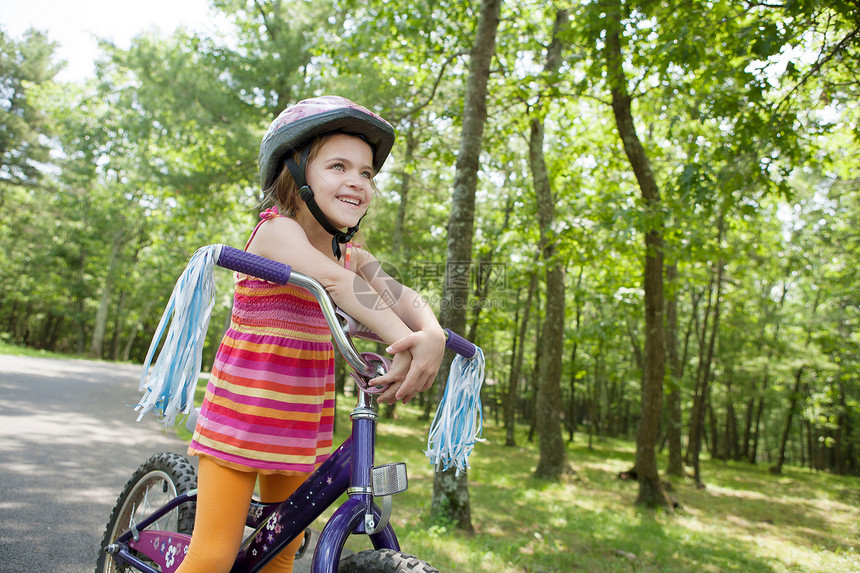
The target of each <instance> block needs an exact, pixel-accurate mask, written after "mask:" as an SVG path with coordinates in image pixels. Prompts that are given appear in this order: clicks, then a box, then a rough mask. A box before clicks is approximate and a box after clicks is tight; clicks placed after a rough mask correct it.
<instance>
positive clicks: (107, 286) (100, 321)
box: [89, 223, 125, 358]
mask: <svg viewBox="0 0 860 573" xmlns="http://www.w3.org/2000/svg"><path fill="white" fill-rule="evenodd" d="M124 227H125V225H123V224H122V223H120V224H119V225H117V227H116V229H115V230H114V233H113V241H112V242H111V252H110V263H109V266H108V271H107V276H105V281H104V285H103V286H102V294H101V298H100V300H99V308H98V311H96V323H95V327H94V328H93V336H92V338H91V339H90V350H89V355H90V356H91V357H93V358H101V357H102V350H103V349H104V340H105V332H106V330H107V316H108V308H109V307H110V299H111V295H112V294H113V285H114V283H115V282H116V268H117V267H118V266H119V255H120V251H121V250H122V244H123V242H122V238H123V234H124V233H125V228H124Z"/></svg>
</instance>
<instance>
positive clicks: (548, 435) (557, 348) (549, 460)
mask: <svg viewBox="0 0 860 573" xmlns="http://www.w3.org/2000/svg"><path fill="white" fill-rule="evenodd" d="M567 22H568V12H567V10H558V11H557V12H556V16H555V23H554V25H553V34H552V41H551V42H550V46H549V49H548V50H547V58H546V63H545V65H544V68H543V71H544V73H545V74H546V75H547V76H549V77H552V76H554V75H555V74H557V73H558V69H559V67H560V66H561V50H562V43H561V39H560V37H559V34H560V33H561V32H562V31H563V30H564V28H565V27H566V26H567ZM544 116H545V106H544V105H538V106H537V107H536V109H535V110H533V115H532V117H531V133H530V137H529V164H530V167H531V172H532V181H533V184H534V188H535V195H536V196H537V215H538V224H539V225H540V249H539V250H540V253H541V258H542V260H543V263H544V266H545V268H546V318H545V320H544V325H543V336H542V339H543V344H542V345H541V347H540V348H539V352H540V353H541V355H542V356H541V368H540V371H539V374H538V388H537V392H538V395H537V410H536V412H535V414H536V416H537V433H538V437H539V440H540V443H539V445H540V456H539V459H538V465H537V469H536V470H535V477H538V478H542V479H548V480H557V479H559V478H560V477H562V476H563V475H564V474H565V473H568V472H570V471H571V469H570V465H569V464H568V462H567V452H566V451H565V447H564V439H563V438H562V434H561V416H562V413H563V412H564V409H563V407H562V401H561V365H562V353H563V352H564V303H565V301H564V290H565V285H564V276H565V268H564V264H563V263H562V262H560V261H558V260H557V258H556V256H555V254H556V253H555V251H556V248H555V237H554V236H553V234H552V225H553V222H554V220H555V197H554V196H553V191H552V186H551V184H550V181H549V173H548V171H547V167H546V160H545V158H544V152H543V144H544Z"/></svg>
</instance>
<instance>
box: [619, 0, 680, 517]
mask: <svg viewBox="0 0 860 573" xmlns="http://www.w3.org/2000/svg"><path fill="white" fill-rule="evenodd" d="M605 6H606V44H605V48H604V50H605V58H606V71H607V81H608V82H609V88H610V92H611V94H612V111H613V114H614V116H615V123H616V126H617V128H618V134H619V136H620V137H621V142H622V144H623V146H624V152H625V153H626V154H627V159H628V160H629V162H630V166H631V168H632V169H633V173H634V174H635V176H636V181H637V182H638V184H639V189H640V191H641V195H642V199H643V201H644V207H643V209H644V210H645V212H646V216H645V217H644V219H645V221H648V222H647V223H646V224H645V229H644V234H645V265H644V273H643V281H642V282H643V286H644V290H645V365H644V366H645V367H644V371H643V379H642V406H641V408H642V411H641V416H640V420H639V430H638V432H637V436H636V470H637V476H638V479H639V496H638V497H637V499H636V503H637V504H643V505H648V506H664V507H668V508H671V507H672V504H671V503H670V501H669V499H668V497H667V496H666V494H665V492H664V491H663V486H662V485H661V483H660V474H659V471H658V469H657V450H656V446H657V437H658V434H659V430H660V419H661V417H662V409H663V376H664V375H665V371H666V348H665V340H664V325H663V304H664V301H663V221H662V214H661V207H660V189H659V187H658V186H657V179H656V178H655V177H654V172H653V170H652V169H651V162H650V161H649V159H648V156H647V154H646V153H645V149H644V148H643V146H642V142H641V140H640V139H639V136H638V135H637V133H636V126H635V124H634V122H633V112H632V109H631V97H630V94H629V93H628V91H627V78H626V77H625V75H624V68H623V66H622V62H623V56H622V53H621V30H622V24H621V10H622V6H621V2H620V1H619V0H611V1H608V2H606V4H605Z"/></svg>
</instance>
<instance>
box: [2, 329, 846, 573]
mask: <svg viewBox="0 0 860 573" xmlns="http://www.w3.org/2000/svg"><path fill="white" fill-rule="evenodd" d="M0 353H10V354H20V353H22V351H21V349H20V348H18V347H13V346H8V345H4V344H3V343H2V342H0ZM33 355H38V356H47V354H45V353H38V352H36V353H33ZM201 382H205V381H204V380H201ZM199 399H202V388H201V391H200V392H199V393H198V400H199ZM352 405H353V400H352V399H351V398H346V399H344V398H343V397H339V399H338V411H337V430H336V443H339V441H341V440H342V439H344V438H345V437H346V435H347V433H348V431H349V412H350V411H351V410H352ZM398 415H399V418H400V419H399V420H397V421H396V422H392V421H389V420H382V421H381V423H380V425H379V430H378V439H377V458H376V463H377V464H384V463H389V462H394V461H405V462H407V464H408V467H409V490H408V491H407V492H405V493H403V494H400V495H397V496H395V498H394V513H393V516H392V522H393V523H394V525H395V526H396V528H397V533H398V537H399V539H400V543H401V546H402V547H403V549H404V551H406V552H408V553H413V554H415V555H419V556H420V557H421V558H422V559H424V560H426V561H427V562H428V563H431V564H433V565H434V566H436V567H437V568H438V569H439V570H440V571H443V572H462V573H478V572H493V573H505V572H516V573H524V572H528V573H537V572H541V573H549V572H574V571H588V572H625V573H626V572H633V571H649V572H651V571H654V572H659V571H664V572H678V571H690V572H696V573H700V572H701V573H709V572H714V573H716V572H724V571H743V572H761V573H781V572H810V573H811V572H822V573H824V572H827V573H831V572H839V573H848V572H855V573H860V478H856V477H845V476H836V475H832V474H828V473H820V472H813V471H811V470H806V469H801V468H796V467H791V466H787V467H785V468H784V469H783V473H782V475H773V474H771V473H770V472H768V470H767V468H766V467H765V466H764V465H762V466H752V465H749V464H742V463H734V462H719V461H712V460H707V459H706V460H703V463H702V475H703V478H704V480H705V482H706V484H707V488H706V489H704V490H700V489H697V488H696V487H695V486H694V485H693V483H692V480H687V479H672V480H670V483H671V485H672V488H673V491H672V496H673V497H674V498H675V499H677V500H678V502H679V503H680V504H681V507H680V508H679V509H678V510H677V511H675V512H674V513H667V512H665V511H654V510H648V509H644V508H640V507H638V506H636V505H634V503H633V502H634V500H635V498H636V494H637V485H636V483H635V482H629V481H622V480H619V479H618V478H617V477H616V476H617V474H618V473H619V472H621V471H623V470H626V469H629V468H630V467H631V466H632V464H633V459H634V453H635V446H634V444H632V443H631V442H627V441H620V440H603V441H595V443H594V448H593V449H591V450H589V449H588V447H587V445H586V443H584V442H585V439H584V436H578V439H577V440H575V441H574V443H573V444H568V446H567V455H568V459H569V460H570V462H571V464H572V465H573V467H574V469H575V470H576V476H575V477H573V478H570V479H568V480H567V481H565V482H563V483H550V482H546V481H541V480H537V479H535V478H534V477H533V476H532V474H533V472H534V468H535V466H536V465H537V458H538V451H537V447H536V445H534V444H529V443H528V442H527V441H526V439H525V429H524V428H519V430H520V432H519V433H518V435H517V443H518V444H520V445H519V446H518V447H515V448H508V447H505V446H504V445H503V444H504V430H503V429H502V428H500V427H497V426H495V425H493V424H492V422H491V421H488V422H487V426H486V427H485V428H484V438H485V439H486V442H485V443H482V444H479V445H478V446H477V447H476V449H475V451H474V453H473V454H472V457H471V459H470V463H471V464H472V469H471V471H470V473H469V491H470V498H471V510H472V523H473V525H474V528H475V534H474V535H464V534H462V533H461V532H458V531H453V530H451V529H450V528H448V527H446V526H445V525H444V524H434V523H431V521H430V499H431V496H432V493H433V472H432V468H431V467H430V466H429V464H428V462H427V460H426V458H425V457H424V455H423V453H422V451H423V449H424V448H425V447H426V439H427V430H428V429H429V425H428V423H427V422H420V421H418V420H417V418H418V415H419V411H418V409H417V408H414V407H411V406H403V405H400V406H398ZM177 431H178V433H179V434H180V436H181V437H183V438H184V439H189V438H190V435H188V434H187V432H185V431H184V429H182V430H180V429H177ZM665 466H666V461H665V460H664V459H661V460H660V467H665ZM330 515H331V510H329V511H327V512H326V513H324V514H323V516H322V517H321V518H320V520H319V521H318V522H317V524H315V527H316V528H317V529H320V528H322V526H323V525H324V524H325V519H326V518H327V517H328V516H330ZM348 546H349V547H350V548H351V549H353V550H355V551H358V550H361V549H364V548H366V547H367V541H366V539H364V538H362V537H357V538H354V539H352V540H350V541H349V544H348Z"/></svg>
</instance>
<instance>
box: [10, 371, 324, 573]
mask: <svg viewBox="0 0 860 573" xmlns="http://www.w3.org/2000/svg"><path fill="white" fill-rule="evenodd" d="M139 377H140V367H139V366H130V365H117V364H110V363H103V362H92V361H87V360H72V359H50V358H32V357H22V356H9V355H0V572H2V573H29V572H38V573H45V572H47V571H51V572H52V573H84V572H92V571H93V570H94V569H95V562H96V557H97V551H98V545H99V542H100V541H101V538H102V535H103V534H104V529H105V524H106V523H107V520H108V517H109V516H110V512H111V509H112V508H113V506H114V503H115V502H116V498H117V496H118V495H119V493H120V490H121V489H122V487H123V485H125V482H126V481H127V480H128V478H129V477H130V476H131V474H132V473H133V472H134V470H135V469H137V467H138V466H139V465H140V464H142V463H143V462H144V461H146V459H148V458H149V457H150V456H151V455H153V454H155V453H158V452H176V453H181V454H184V453H185V448H186V446H185V443H183V442H182V441H181V440H179V439H178V438H177V437H176V436H175V435H174V434H173V432H166V431H165V430H163V429H162V428H161V426H160V425H159V424H158V422H157V421H156V420H155V418H154V417H152V416H148V417H147V418H145V419H144V420H142V421H141V422H137V421H136V420H137V414H136V413H135V412H134V409H133V408H132V407H130V406H129V405H133V404H136V403H137V401H138V399H139V398H140V393H139V392H138V384H139ZM308 557H309V556H308ZM308 561H309V559H308V558H304V559H300V560H298V561H297V562H296V567H295V572H294V573H303V572H304V571H309V570H310V569H309V567H308Z"/></svg>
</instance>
